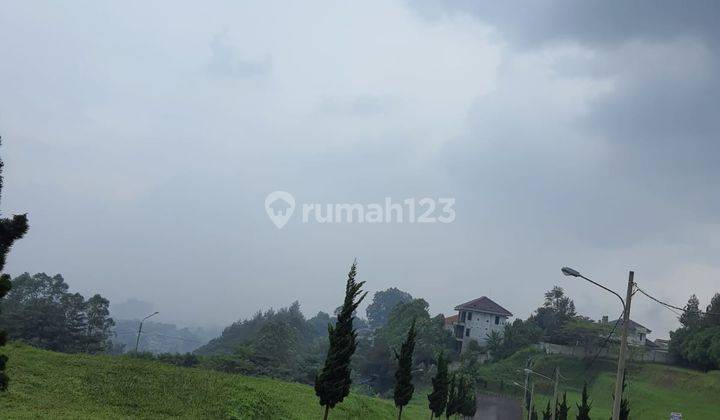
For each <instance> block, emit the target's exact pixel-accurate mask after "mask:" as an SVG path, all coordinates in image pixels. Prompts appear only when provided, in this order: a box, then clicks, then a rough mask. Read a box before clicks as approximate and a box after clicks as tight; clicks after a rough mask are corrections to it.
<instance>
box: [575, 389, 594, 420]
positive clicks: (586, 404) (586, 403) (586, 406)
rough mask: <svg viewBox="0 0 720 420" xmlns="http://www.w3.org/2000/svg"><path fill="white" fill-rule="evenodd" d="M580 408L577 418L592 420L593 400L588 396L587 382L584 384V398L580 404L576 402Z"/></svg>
mask: <svg viewBox="0 0 720 420" xmlns="http://www.w3.org/2000/svg"><path fill="white" fill-rule="evenodd" d="M576 405H577V408H578V415H577V417H576V419H577V420H590V409H591V408H592V402H591V401H590V398H589V397H588V392H587V382H586V383H585V384H584V385H583V390H582V400H581V401H580V404H576Z"/></svg>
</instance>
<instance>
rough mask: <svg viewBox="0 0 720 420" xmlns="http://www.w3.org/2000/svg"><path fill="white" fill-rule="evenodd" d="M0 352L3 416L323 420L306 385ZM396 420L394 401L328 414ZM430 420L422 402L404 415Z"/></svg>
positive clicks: (127, 361) (30, 351)
mask: <svg viewBox="0 0 720 420" xmlns="http://www.w3.org/2000/svg"><path fill="white" fill-rule="evenodd" d="M3 352H4V353H5V354H7V355H8V356H9V357H10V362H9V367H8V373H9V375H10V378H11V383H10V389H9V391H8V392H7V393H5V394H2V395H0V407H1V410H2V418H4V419H6V418H7V419H23V418H53V419H63V418H65V419H89V418H93V419H97V418H112V419H119V418H128V417H132V418H148V419H150V418H152V419H161V418H178V417H180V418H193V419H197V418H232V417H234V418H241V419H255V418H261V419H268V418H278V419H280V418H281V419H318V418H322V408H321V407H320V406H319V405H318V402H317V398H316V397H315V392H314V390H313V389H312V387H309V386H306V385H301V384H295V383H288V382H282V381H276V380H272V379H265V378H251V377H244V376H239V375H230V374H224V373H220V372H211V371H205V370H199V369H186V368H178V367H174V366H168V365H163V364H160V363H156V362H153V361H147V360H138V359H132V358H130V357H110V356H89V355H68V354H61V353H54V352H49V351H44V350H38V349H35V348H32V347H28V346H25V345H21V344H18V343H10V344H9V345H8V346H7V347H4V348H3ZM405 414H406V415H407V417H405ZM394 417H396V411H395V407H394V406H393V403H392V402H391V401H386V400H380V399H375V398H369V397H365V396H360V395H354V394H351V395H350V396H349V397H348V398H347V399H346V400H345V401H344V402H343V403H342V404H340V405H338V406H337V407H336V408H335V409H334V410H333V411H331V414H330V418H331V419H347V418H363V419H391V418H394ZM428 417H429V411H427V410H425V409H424V407H422V406H420V405H411V406H409V407H408V408H407V409H406V410H405V412H404V415H403V418H408V419H426V418H428Z"/></svg>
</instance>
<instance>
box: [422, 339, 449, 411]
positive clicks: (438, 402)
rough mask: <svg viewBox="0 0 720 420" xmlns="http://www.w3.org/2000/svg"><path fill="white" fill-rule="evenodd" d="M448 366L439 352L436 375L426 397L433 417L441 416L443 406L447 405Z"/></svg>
mask: <svg viewBox="0 0 720 420" xmlns="http://www.w3.org/2000/svg"><path fill="white" fill-rule="evenodd" d="M448 385H449V380H448V365H447V359H445V355H444V354H443V352H442V351H441V352H440V354H438V360H437V374H435V377H434V378H432V386H433V391H432V393H431V394H429V395H428V397H427V398H428V401H429V402H430V405H429V407H430V411H431V412H432V414H433V415H434V416H435V417H440V416H442V413H443V411H445V405H447V397H448Z"/></svg>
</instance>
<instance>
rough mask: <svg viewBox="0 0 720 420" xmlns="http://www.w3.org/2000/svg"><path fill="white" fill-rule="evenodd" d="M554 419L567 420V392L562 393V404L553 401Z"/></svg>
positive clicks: (568, 409)
mask: <svg viewBox="0 0 720 420" xmlns="http://www.w3.org/2000/svg"><path fill="white" fill-rule="evenodd" d="M555 410H556V411H555V412H556V415H555V419H556V420H568V413H569V412H570V406H568V403H567V392H563V399H562V402H559V401H555Z"/></svg>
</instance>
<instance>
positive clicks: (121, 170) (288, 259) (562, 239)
mask: <svg viewBox="0 0 720 420" xmlns="http://www.w3.org/2000/svg"><path fill="white" fill-rule="evenodd" d="M479 3H485V4H489V6H487V5H483V6H481V5H480V4H479ZM500 4H502V5H503V6H502V7H499V6H498V5H500ZM718 17H720V3H718V2H715V1H707V2H704V1H693V2H677V1H634V2H630V3H628V2H620V1H618V2H611V1H585V2H577V1H569V0H568V1H559V0H557V1H552V0H547V1H542V0H538V1H533V2H524V1H523V2H517V3H515V2H476V1H435V0H423V1H363V2H350V1H349V2H338V1H328V2H286V1H282V2H274V1H257V2H236V1H232V2H231V1H228V2H214V3H203V5H202V6H201V5H199V3H195V4H194V5H193V4H191V3H190V2H188V3H184V4H183V3H181V2H175V1H172V2H159V1H157V2H139V1H138V2H98V1H87V2H80V1H76V2H72V3H58V2H47V3H45V2H35V1H28V2H17V1H2V2H0V134H2V137H3V139H4V144H3V146H2V150H0V153H2V157H3V159H4V160H5V163H6V173H5V175H6V187H5V191H4V194H3V199H4V200H3V202H2V205H3V208H2V211H3V214H7V213H24V212H28V213H29V217H30V223H31V229H30V232H29V234H28V235H27V237H26V238H25V239H23V240H21V241H19V242H18V243H17V244H16V246H15V248H14V250H13V251H12V252H11V254H10V256H9V262H8V267H7V269H8V271H9V272H10V273H13V274H19V273H22V272H25V271H28V272H47V273H50V274H54V273H62V274H63V276H64V277H65V279H66V281H67V282H68V283H69V284H70V286H71V289H73V290H77V291H80V292H81V293H84V294H89V293H101V294H102V295H103V296H106V297H108V298H109V299H110V300H111V302H116V303H119V302H122V301H124V300H126V299H129V298H137V299H141V300H144V301H148V302H152V303H153V304H154V305H155V309H156V310H158V311H160V312H161V318H162V320H163V321H167V322H175V323H178V324H205V323H210V324H219V325H225V324H228V323H230V322H231V321H233V320H236V319H238V318H242V317H247V316H250V315H252V313H254V312H255V311H257V310H258V309H260V308H269V307H275V308H278V307H282V306H287V305H288V304H290V303H291V302H292V301H294V300H299V301H300V302H301V304H302V307H303V310H304V311H305V313H306V314H308V315H312V314H314V313H315V312H317V311H318V310H324V311H331V310H332V309H333V308H335V307H336V306H338V305H339V304H340V303H341V299H342V293H343V289H344V281H345V278H346V273H347V271H348V267H349V265H350V263H351V262H352V259H353V258H354V257H357V258H358V260H359V279H360V280H365V281H367V285H366V288H367V290H370V291H371V292H374V291H376V290H381V289H385V288H388V287H391V286H396V287H399V288H401V289H403V290H406V291H408V292H410V293H411V294H413V295H414V296H416V297H424V298H425V299H426V300H428V302H429V303H430V307H431V311H432V312H433V313H445V314H449V313H450V312H451V310H452V308H453V307H454V306H455V305H456V304H458V303H461V302H464V301H467V300H470V299H473V298H476V297H479V296H483V295H487V296H489V297H491V298H492V299H493V300H495V301H496V302H498V303H499V304H501V305H503V306H504V307H506V308H507V309H509V310H510V311H511V312H513V313H514V314H515V315H516V316H518V317H522V318H525V317H527V316H528V315H530V313H531V311H532V310H533V309H534V308H536V307H537V306H539V305H540V304H541V301H542V294H543V292H544V291H545V290H547V289H549V288H551V287H552V286H553V285H554V284H557V285H560V286H562V287H564V288H565V289H566V290H567V292H568V293H569V294H570V296H571V297H572V298H573V299H574V300H575V303H576V305H577V307H578V309H579V312H580V313H582V314H586V315H589V316H591V317H593V318H599V317H601V316H602V315H605V314H607V315H610V316H611V317H612V318H614V317H616V316H617V315H618V314H619V313H620V311H621V309H620V307H619V304H618V302H617V300H616V299H615V298H614V297H613V296H612V295H609V294H607V293H604V292H603V291H602V290H599V289H597V288H594V287H593V286H592V285H590V284H587V283H583V282H580V281H578V280H576V279H572V278H566V277H563V276H562V275H561V273H560V267H562V266H563V265H569V266H572V267H575V268H577V269H579V270H581V271H583V272H584V273H586V274H587V275H588V276H591V277H592V278H593V279H595V280H597V281H601V282H603V283H605V284H607V285H608V286H610V287H612V288H614V289H616V290H618V291H621V292H622V291H623V290H624V287H625V285H626V282H627V273H628V270H631V269H632V270H635V272H636V277H635V278H636V281H637V282H638V284H639V285H640V287H642V288H644V289H646V290H647V291H652V292H654V293H655V294H657V295H658V296H659V297H661V298H665V299H668V300H670V301H671V302H673V303H676V304H679V305H680V306H682V305H684V303H685V302H686V301H687V298H688V297H689V295H690V294H692V293H696V294H697V295H698V296H699V297H700V300H701V303H702V304H703V305H706V304H707V303H708V302H709V299H710V297H711V296H712V294H713V293H715V292H717V291H720V260H718V255H720V194H719V192H718V185H717V183H718V181H719V180H720V142H719V138H718V133H720V76H719V75H720V25H718V24H717V21H718ZM275 190H284V191H287V192H290V193H291V194H293V195H294V197H295V199H296V201H297V202H298V205H300V203H373V202H383V200H384V199H385V197H391V198H392V199H393V200H396V201H398V202H400V201H402V200H404V199H406V198H413V197H415V198H422V197H433V198H438V197H454V198H455V199H456V205H455V209H456V214H457V218H456V220H455V222H454V223H451V224H439V223H438V224H407V223H406V224H317V223H310V224H303V223H301V219H300V218H299V217H297V215H296V217H294V218H292V219H291V220H290V222H289V223H288V224H287V225H286V226H285V227H284V228H283V229H277V228H276V227H275V226H274V225H273V224H272V223H271V222H270V220H269V219H268V217H267V215H266V212H265V207H264V200H265V197H266V195H267V194H268V193H270V192H272V191H275ZM622 293H623V294H624V292H622ZM142 315H144V314H138V316H142ZM674 317H675V316H674V315H673V314H672V313H671V312H669V311H667V310H665V309H663V308H662V307H660V306H658V305H657V304H654V303H652V302H650V301H648V300H647V299H645V298H643V297H640V296H638V297H637V298H636V300H635V303H634V305H633V315H632V318H633V319H634V320H635V321H637V322H640V323H641V324H644V325H646V326H648V327H650V328H651V329H653V330H655V331H654V333H653V334H652V335H651V338H665V337H667V331H668V330H669V329H674V328H675V327H676V325H677V321H676V320H675V318H674Z"/></svg>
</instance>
